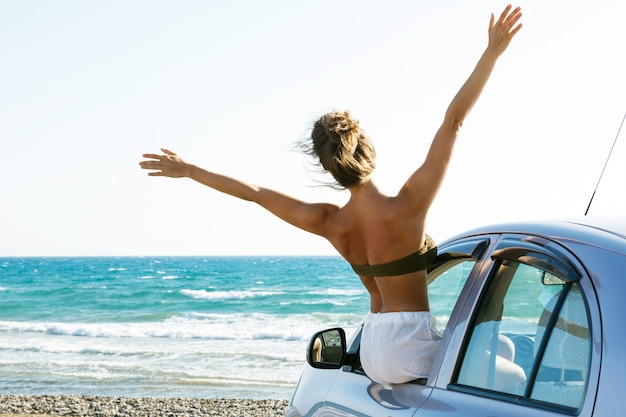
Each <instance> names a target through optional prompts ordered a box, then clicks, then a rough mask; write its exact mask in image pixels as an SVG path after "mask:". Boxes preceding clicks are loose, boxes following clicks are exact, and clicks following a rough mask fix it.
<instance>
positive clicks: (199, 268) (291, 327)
mask: <svg viewBox="0 0 626 417" xmlns="http://www.w3.org/2000/svg"><path fill="white" fill-rule="evenodd" d="M368 306H369V302H368V297H367V294H366V292H365V290H364V289H363V288H362V286H361V283H360V281H359V279H358V278H357V277H356V276H355V275H354V273H353V272H352V270H351V269H350V267H349V266H348V265H347V264H346V263H345V261H343V260H342V259H341V258H339V257H156V258H149V257H136V258H135V257H132V258H131V257H128V258H124V257H121V258H112V257H108V258H0V392H2V393H3V394H94V395H125V396H166V397H229V398H278V399H287V398H289V396H290V395H291V392H292V390H293V388H294V387H295V384H296V383H297V379H298V377H299V374H300V371H301V370H302V366H303V364H304V361H305V349H306V345H307V342H308V339H309V337H310V336H311V334H312V333H313V332H315V331H317V330H320V329H322V328H327V327H334V326H342V327H345V328H347V330H350V329H354V328H356V327H357V325H358V323H359V322H360V320H361V318H362V317H363V315H364V314H365V313H366V312H367V309H368Z"/></svg>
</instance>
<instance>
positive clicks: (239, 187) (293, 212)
mask: <svg viewBox="0 0 626 417" xmlns="http://www.w3.org/2000/svg"><path fill="white" fill-rule="evenodd" d="M161 150H162V151H163V152H164V153H165V155H158V154H144V155H143V157H144V158H148V160H146V161H142V162H140V163H139V165H140V166H141V168H143V169H148V170H153V172H149V173H148V175H150V176H162V177H170V178H183V177H187V178H191V179H192V180H194V181H197V182H199V183H200V184H203V185H206V186H207V187H210V188H213V189H215V190H217V191H220V192H222V193H225V194H229V195H232V196H233V197H237V198H240V199H242V200H246V201H252V202H255V203H257V204H259V205H260V206H261V207H263V208H265V209H266V210H268V211H270V212H271V213H273V214H274V215H276V216H278V217H279V218H281V219H282V220H284V221H286V222H288V223H290V224H292V225H294V226H296V227H298V228H300V229H303V230H306V231H307V232H311V233H315V234H318V235H321V236H326V234H327V233H326V232H327V230H328V227H327V225H328V218H329V214H331V213H332V212H334V211H336V210H337V209H338V207H337V206H334V205H332V204H321V203H320V204H310V203H305V202H303V201H300V200H298V199H295V198H293V197H290V196H287V195H285V194H282V193H279V192H277V191H274V190H271V189H268V188H263V187H259V186H257V185H253V184H249V183H246V182H243V181H240V180H238V179H235V178H232V177H228V176H225V175H221V174H217V173H214V172H210V171H207V170H205V169H203V168H200V167H198V166H196V165H193V164H189V163H187V162H185V161H184V160H183V159H182V158H181V157H179V156H178V155H176V154H175V153H174V152H172V151H170V150H167V149H161Z"/></svg>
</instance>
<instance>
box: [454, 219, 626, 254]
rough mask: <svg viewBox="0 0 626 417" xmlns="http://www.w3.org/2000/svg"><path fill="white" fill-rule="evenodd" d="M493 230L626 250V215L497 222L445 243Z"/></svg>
mask: <svg viewBox="0 0 626 417" xmlns="http://www.w3.org/2000/svg"><path fill="white" fill-rule="evenodd" d="M493 233H516V234H531V235H537V236H544V237H546V238H548V239H551V240H556V241H565V240H576V241H580V242H586V243H588V244H593V245H598V246H608V247H611V248H613V249H617V250H620V251H625V253H626V216H584V217H573V218H565V219H548V220H532V221H520V222H508V223H501V224H494V225H488V226H483V227H479V228H476V229H472V230H469V231H468V232H465V233H462V234H459V235H457V236H455V237H453V238H451V239H447V240H446V242H448V241H452V240H455V239H458V238H461V237H463V236H472V235H484V234H493Z"/></svg>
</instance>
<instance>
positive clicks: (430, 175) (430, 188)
mask: <svg viewBox="0 0 626 417" xmlns="http://www.w3.org/2000/svg"><path fill="white" fill-rule="evenodd" d="M521 17H522V13H521V9H520V8H519V7H518V8H516V9H514V10H513V11H511V5H508V6H507V7H506V8H505V9H504V11H503V12H502V13H501V15H500V17H499V18H498V20H497V21H496V20H495V18H494V16H493V14H492V15H491V20H490V22H489V43H488V44H487V48H486V49H485V51H484V52H483V54H482V56H481V57H480V59H479V60H478V63H477V64H476V67H475V68H474V70H473V72H472V73H471V75H470V76H469V78H468V79H467V81H466V82H465V84H463V86H462V87H461V89H460V90H459V92H458V93H457V94H456V96H455V97H454V98H453V99H452V102H451V103H450V105H449V106H448V109H447V111H446V114H445V117H444V120H443V123H442V124H441V127H440V128H439V130H438V131H437V133H436V134H435V137H434V139H433V142H432V144H431V146H430V150H429V151H428V154H427V156H426V159H425V160H424V163H423V164H422V166H421V167H420V168H419V169H418V170H417V171H416V172H415V173H414V174H413V175H412V176H411V177H410V178H409V180H408V181H407V182H406V184H405V185H404V187H403V189H402V190H401V191H400V193H401V195H402V194H403V193H404V195H406V196H407V197H408V198H409V199H410V200H411V201H412V202H414V205H415V206H414V208H415V209H416V210H423V211H427V210H428V208H429V207H430V205H431V204H432V202H433V200H434V199H435V196H436V194H437V192H438V191H439V188H440V186H441V183H442V181H443V178H444V175H445V173H446V170H447V167H448V163H449V162H450V158H451V156H452V149H453V147H454V142H455V140H456V137H457V134H458V131H459V129H460V127H461V126H462V125H463V122H464V121H465V117H466V116H467V115H468V113H469V112H470V110H471V109H472V107H473V106H474V104H475V103H476V101H477V100H478V97H480V94H481V92H482V91H483V88H484V87H485V84H487V80H489V76H490V75H491V72H492V71H493V68H494V66H495V64H496V61H497V60H498V58H499V57H500V55H501V54H502V53H503V52H504V51H505V50H506V48H507V47H508V46H509V43H510V42H511V39H512V38H513V36H515V34H516V33H517V32H518V31H519V30H520V29H521V27H522V25H521V23H520V24H518V23H517V22H518V21H519V19H520V18H521Z"/></svg>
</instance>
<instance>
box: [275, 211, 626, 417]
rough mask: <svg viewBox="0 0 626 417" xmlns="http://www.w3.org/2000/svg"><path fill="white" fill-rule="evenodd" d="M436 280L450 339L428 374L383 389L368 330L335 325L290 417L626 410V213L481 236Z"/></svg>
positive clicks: (310, 362) (432, 276) (436, 273)
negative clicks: (367, 367)
mask: <svg viewBox="0 0 626 417" xmlns="http://www.w3.org/2000/svg"><path fill="white" fill-rule="evenodd" d="M428 281H429V285H428V292H429V298H430V300H431V311H432V313H433V315H434V316H435V317H436V318H437V320H438V326H439V327H438V329H439V330H440V331H441V333H442V335H443V336H442V339H441V345H440V348H439V353H438V355H437V357H436V359H435V361H434V363H433V366H432V371H431V373H430V376H429V377H428V379H423V380H416V381H412V382H410V383H406V384H398V385H380V384H377V383H375V382H373V381H372V380H371V379H369V378H368V376H367V375H366V374H365V373H364V372H363V369H362V367H361V366H360V362H359V339H360V329H358V330H357V331H356V332H353V333H354V334H353V335H352V336H351V337H350V340H349V341H346V335H345V332H344V330H343V329H339V328H337V329H329V330H325V331H322V332H319V333H317V334H315V335H313V337H312V338H311V342H310V344H309V348H308V352H307V364H306V365H305V367H304V370H303V372H302V375H301V377H300V381H299V382H298V386H297V387H296V390H295V392H294V394H293V397H292V399H291V402H290V406H289V408H288V410H287V413H286V415H287V416H288V417H296V416H342V417H343V416H415V417H425V416H444V415H445V416H446V417H452V416H463V417H467V416H473V417H474V416H475V417H479V416H509V417H514V416H523V417H529V416H542V417H543V416H545V417H548V416H563V415H576V416H593V415H595V416H616V415H623V411H622V410H623V404H624V403H623V402H622V399H621V398H620V395H622V394H623V393H624V392H625V390H624V380H625V379H626V377H625V375H624V374H625V373H626V331H625V325H624V323H622V320H625V319H626V317H625V316H626V314H624V313H626V218H596V219H592V218H587V217H584V218H581V219H576V220H570V221H549V222H532V223H520V224H506V225H500V226H494V227H485V228H481V229H478V230H473V231H471V232H468V233H465V234H463V235H460V236H457V237H455V238H453V239H450V240H447V241H446V242H444V243H442V244H441V245H440V246H439V254H438V256H437V259H436V261H435V263H434V264H433V265H432V266H431V267H430V268H429V270H428Z"/></svg>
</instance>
